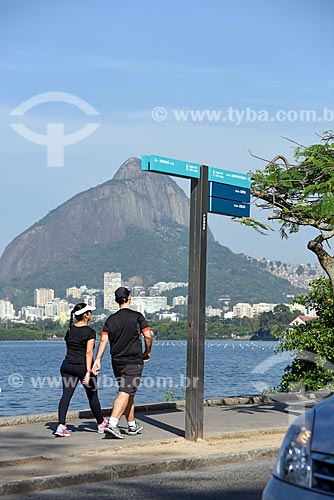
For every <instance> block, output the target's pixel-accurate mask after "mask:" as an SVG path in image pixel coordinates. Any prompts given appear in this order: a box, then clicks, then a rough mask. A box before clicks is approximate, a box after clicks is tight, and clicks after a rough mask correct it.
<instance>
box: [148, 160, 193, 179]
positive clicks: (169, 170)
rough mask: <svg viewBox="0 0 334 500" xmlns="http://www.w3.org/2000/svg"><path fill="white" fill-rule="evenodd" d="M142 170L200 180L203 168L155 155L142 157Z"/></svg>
mask: <svg viewBox="0 0 334 500" xmlns="http://www.w3.org/2000/svg"><path fill="white" fill-rule="evenodd" d="M142 170H148V171H149V172H159V173H162V174H169V175H175V176H176V177H188V178H194V179H199V178H200V176H201V166H200V165H199V164H198V163H190V162H187V161H182V160H174V159H173V158H165V157H163V156H155V155H151V156H143V157H142Z"/></svg>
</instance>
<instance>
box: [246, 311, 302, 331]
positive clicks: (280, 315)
mask: <svg viewBox="0 0 334 500" xmlns="http://www.w3.org/2000/svg"><path fill="white" fill-rule="evenodd" d="M298 314H300V313H299V311H290V309H289V308H288V307H287V306H285V305H284V304H279V305H278V306H276V307H275V308H274V311H268V312H264V313H262V314H261V316H260V319H259V322H260V324H259V328H258V330H257V332H256V334H255V335H254V336H253V337H252V340H277V338H280V337H281V336H282V334H283V333H284V332H285V330H286V328H287V326H288V325H289V323H290V322H291V321H292V320H293V319H294V318H295V317H296V316H297V315H298Z"/></svg>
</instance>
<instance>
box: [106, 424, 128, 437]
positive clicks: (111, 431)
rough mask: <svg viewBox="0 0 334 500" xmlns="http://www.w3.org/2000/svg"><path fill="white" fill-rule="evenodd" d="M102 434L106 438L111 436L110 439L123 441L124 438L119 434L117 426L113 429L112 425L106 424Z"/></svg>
mask: <svg viewBox="0 0 334 500" xmlns="http://www.w3.org/2000/svg"><path fill="white" fill-rule="evenodd" d="M104 433H105V434H106V435H107V436H111V437H114V438H116V439H124V437H125V436H123V434H122V433H121V431H120V429H119V427H117V426H115V427H114V426H113V425H110V424H108V425H107V427H106V428H105V429H104Z"/></svg>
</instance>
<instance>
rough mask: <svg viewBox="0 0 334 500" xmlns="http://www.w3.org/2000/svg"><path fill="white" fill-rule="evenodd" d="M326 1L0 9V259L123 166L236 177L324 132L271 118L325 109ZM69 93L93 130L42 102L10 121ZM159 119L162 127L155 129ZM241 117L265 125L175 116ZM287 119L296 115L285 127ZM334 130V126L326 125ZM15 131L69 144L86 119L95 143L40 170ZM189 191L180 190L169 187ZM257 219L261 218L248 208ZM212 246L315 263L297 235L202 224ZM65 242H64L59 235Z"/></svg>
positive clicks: (15, 5)
mask: <svg viewBox="0 0 334 500" xmlns="http://www.w3.org/2000/svg"><path fill="white" fill-rule="evenodd" d="M333 14H334V3H333V2H332V1H331V0H318V1H315V0H295V1H294V2H291V1H287V0H281V1H274V0H271V1H268V0H253V1H252V2H248V1H247V0H235V1H234V2H233V3H232V2H227V1H224V0H211V1H210V0H208V1H207V2H203V1H195V0H184V1H183V2H176V1H174V0H172V1H169V2H164V3H158V2H153V1H145V0H143V1H142V2H136V1H126V2H122V3H121V2H116V1H98V0H97V1H95V2H91V1H85V0H82V1H79V0H72V1H71V2H68V1H63V0H58V1H57V2H43V1H42V0H39V1H37V0H36V1H35V0H30V1H29V2H25V1H23V0H20V1H18V0H13V1H11V2H2V3H1V7H0V77H1V94H0V131H1V138H2V140H1V142H0V158H1V161H0V168H1V174H2V175H1V188H0V189H1V191H0V194H1V196H0V211H1V213H2V214H3V216H2V217H1V232H0V253H1V252H2V251H3V249H4V247H5V246H6V245H7V244H8V243H9V242H10V241H11V240H12V239H13V238H14V237H15V236H16V235H18V234H19V233H21V232H22V231H24V230H25V229H26V228H27V227H29V226H30V225H31V224H33V223H34V222H36V221H37V220H39V219H40V218H42V217H43V216H44V215H46V214H47V212H49V211H50V210H52V209H54V208H55V207H56V206H58V205H59V204H61V203H63V202H64V201H66V200H67V199H68V198H69V197H71V196H73V195H74V194H76V193H78V192H80V191H82V190H85V189H88V188H90V187H92V186H95V185H97V184H100V183H102V182H104V181H106V180H107V179H110V178H111V177H112V176H113V175H114V173H115V172H116V170H117V169H118V168H119V166H120V165H121V163H122V162H123V161H125V160H126V159H127V158H129V157H131V156H137V157H140V156H141V155H142V154H160V155H162V156H170V157H173V158H178V159H184V160H189V161H194V162H197V163H205V164H208V165H212V166H215V167H220V168H226V169H229V170H236V171H240V172H246V171H248V170H254V169H256V168H261V167H263V166H264V163H262V162H260V161H259V160H255V159H254V158H253V157H252V156H250V154H249V150H251V151H252V152H253V153H254V154H257V155H259V156H261V157H263V158H267V159H268V160H269V159H271V158H273V157H274V156H275V155H276V154H278V153H281V154H285V155H286V156H287V157H288V158H289V159H290V160H292V159H293V149H292V145H291V143H289V142H288V141H286V140H285V139H283V137H289V138H291V139H294V140H296V141H297V142H299V143H302V144H311V143H314V142H317V141H318V137H317V136H316V134H321V132H323V131H324V130H328V129H331V128H334V124H333V121H330V122H326V123H323V122H320V121H318V119H317V120H316V121H311V122H305V121H301V120H300V119H299V118H297V119H293V120H284V121H278V120H275V119H273V120H271V118H272V117H274V116H276V115H275V113H277V111H284V112H289V111H290V110H292V111H293V113H299V112H300V111H301V110H314V111H315V112H316V113H317V117H318V116H322V114H321V113H322V110H323V108H327V109H328V110H334V99H333V91H334V69H333V65H332V54H333V29H332V20H333ZM51 91H57V92H66V93H70V94H73V95H75V96H77V97H79V98H81V99H83V100H84V101H86V102H88V103H89V104H90V105H91V106H93V107H94V108H95V109H96V110H97V111H98V112H99V116H98V117H97V118H96V117H94V120H92V118H91V117H88V116H85V115H84V114H83V113H82V111H80V110H78V109H77V108H75V107H73V106H71V105H69V104H64V103H58V104H57V103H46V104H41V105H39V106H36V107H35V108H32V109H31V110H29V111H28V112H27V113H26V114H25V115H24V116H22V117H21V119H20V120H17V119H16V120H13V117H10V116H8V114H9V112H10V111H11V110H13V109H14V108H15V107H16V106H18V105H19V104H21V103H22V102H23V101H25V100H26V99H29V98H31V97H33V96H36V95H39V94H42V93H45V92H51ZM156 107H163V108H165V110H166V114H167V118H166V119H165V120H163V121H155V120H154V119H153V118H152V110H154V109H155V108H156ZM228 108H233V109H234V110H237V111H238V112H239V113H242V112H244V113H245V112H246V111H245V110H247V108H248V109H249V110H252V111H254V112H259V111H265V112H266V113H268V116H269V117H271V118H269V121H266V122H263V121H260V120H248V121H247V120H242V121H241V123H240V124H236V123H235V121H224V122H221V121H219V122H212V121H210V120H206V119H204V120H203V121H202V122H196V121H193V120H190V119H189V120H187V121H185V122H180V121H177V119H176V117H175V114H174V112H175V110H176V111H179V110H196V109H198V110H218V111H219V110H223V111H224V112H226V110H227V109H228ZM293 116H294V115H293ZM333 118H334V115H333ZM13 121H21V122H22V123H24V124H25V125H26V126H27V127H28V128H30V129H31V130H34V131H35V132H39V133H41V134H45V133H46V124H48V123H58V122H63V123H64V130H65V134H69V133H72V132H75V131H77V130H78V129H80V128H81V127H83V126H84V125H85V124H87V123H89V122H91V121H97V122H99V124H100V126H99V128H98V129H97V131H96V132H95V133H94V134H92V135H91V136H90V137H88V138H87V139H85V140H83V141H81V142H78V143H76V144H73V145H69V146H66V147H65V150H64V166H63V167H58V168H57V167H49V166H47V157H46V148H45V147H44V146H41V145H37V144H35V143H33V142H30V141H28V140H26V139H24V138H23V137H22V136H20V135H19V134H17V133H16V132H15V131H14V130H13V129H12V128H11V127H10V123H13ZM178 182H179V183H180V185H181V186H182V187H183V188H184V189H185V191H186V192H188V184H189V183H188V181H185V180H184V181H178ZM253 215H256V216H259V217H261V218H262V219H263V214H261V213H260V212H259V211H257V210H254V211H253ZM209 224H210V226H211V228H212V229H213V232H214V235H215V237H216V238H217V239H218V241H220V242H221V243H222V244H224V245H226V246H228V247H230V248H231V249H232V250H233V251H235V252H237V253H245V254H248V255H252V256H254V257H267V258H269V259H276V260H282V261H285V262H316V260H315V258H314V257H313V254H311V253H310V252H309V251H308V250H307V249H306V242H307V240H308V239H309V238H310V237H312V236H313V235H315V234H316V233H314V232H313V231H312V230H304V231H303V232H301V233H300V234H298V235H295V236H292V237H291V238H290V239H289V240H288V241H285V240H284V241H281V240H280V238H279V236H278V235H277V234H271V235H270V236H266V237H261V236H259V235H258V234H257V233H255V232H253V231H252V230H250V229H247V228H242V227H238V226H237V225H236V224H235V223H232V222H231V221H230V220H229V218H228V217H223V216H217V215H210V217H209ZM69 237H70V235H69Z"/></svg>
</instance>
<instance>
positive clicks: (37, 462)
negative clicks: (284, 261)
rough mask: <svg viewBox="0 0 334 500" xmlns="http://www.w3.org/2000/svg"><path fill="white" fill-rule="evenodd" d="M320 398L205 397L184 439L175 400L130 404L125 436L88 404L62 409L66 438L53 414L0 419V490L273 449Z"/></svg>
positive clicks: (181, 412) (181, 407)
mask: <svg viewBox="0 0 334 500" xmlns="http://www.w3.org/2000/svg"><path fill="white" fill-rule="evenodd" d="M322 398H323V395H320V396H319V395H313V396H312V398H308V399H307V400H305V401H300V400H298V399H295V400H292V401H290V402H289V403H287V402H284V401H281V402H277V401H276V402H274V401H272V400H270V398H268V397H250V398H225V399H224V400H221V399H220V400H219V399H216V400H206V404H207V405H210V406H205V407H204V439H203V440H199V441H198V442H197V443H193V442H189V441H185V440H184V420H185V414H184V410H185V409H184V403H182V402H179V403H176V402H175V403H162V404H160V405H159V404H156V405H141V406H139V407H136V418H137V420H138V421H139V422H141V423H142V424H143V425H144V430H143V432H142V434H140V435H137V436H127V435H126V425H125V424H126V422H125V420H123V419H122V420H121V421H120V427H121V428H123V430H124V435H125V439H124V440H119V439H110V438H106V437H105V436H104V434H98V433H97V432H96V423H95V421H94V420H93V419H92V418H91V417H90V415H89V412H88V411H86V412H71V413H70V414H69V419H68V428H69V430H70V431H71V437H69V438H66V437H64V438H56V437H55V436H54V435H53V431H54V430H55V428H56V421H55V415H54V414H48V415H44V416H43V415H36V416H29V417H17V418H13V417H10V418H2V419H1V418H0V440H1V457H0V495H5V494H11V493H16V492H24V491H34V490H42V489H49V488H56V487H59V486H65V485H67V484H71V485H74V484H81V483H84V482H96V481H102V480H106V479H113V478H119V477H130V476H135V475H142V474H149V473H156V472H165V471H168V470H180V469H185V468H195V467H203V466H208V465H217V464H218V463H224V462H227V461H228V462H231V461H232V460H241V459H243V460H245V459H250V458H252V457H253V456H259V455H261V456H274V455H276V453H277V449H278V447H279V445H280V442H281V439H282V437H283V435H284V432H285V431H286V429H287V427H288V426H289V425H290V424H291V422H292V420H293V419H294V418H295V417H296V416H298V415H299V414H300V413H302V412H304V411H305V410H306V409H307V408H308V407H310V406H312V405H313V404H315V403H317V402H319V401H320V400H321V399H322ZM222 403H223V404H222ZM226 403H230V404H231V403H232V405H227V404H226ZM233 403H234V404H233ZM236 403H239V404H236ZM245 403H248V404H245ZM104 412H105V414H106V415H110V410H109V409H107V410H104ZM71 414H72V415H71ZM79 415H80V418H78V416H79ZM73 416H74V417H75V418H73ZM88 416H89V418H88ZM50 417H51V418H50ZM36 420H37V422H36ZM25 421H27V423H21V422H25ZM33 422H35V423H33ZM9 424H11V425H9Z"/></svg>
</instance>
